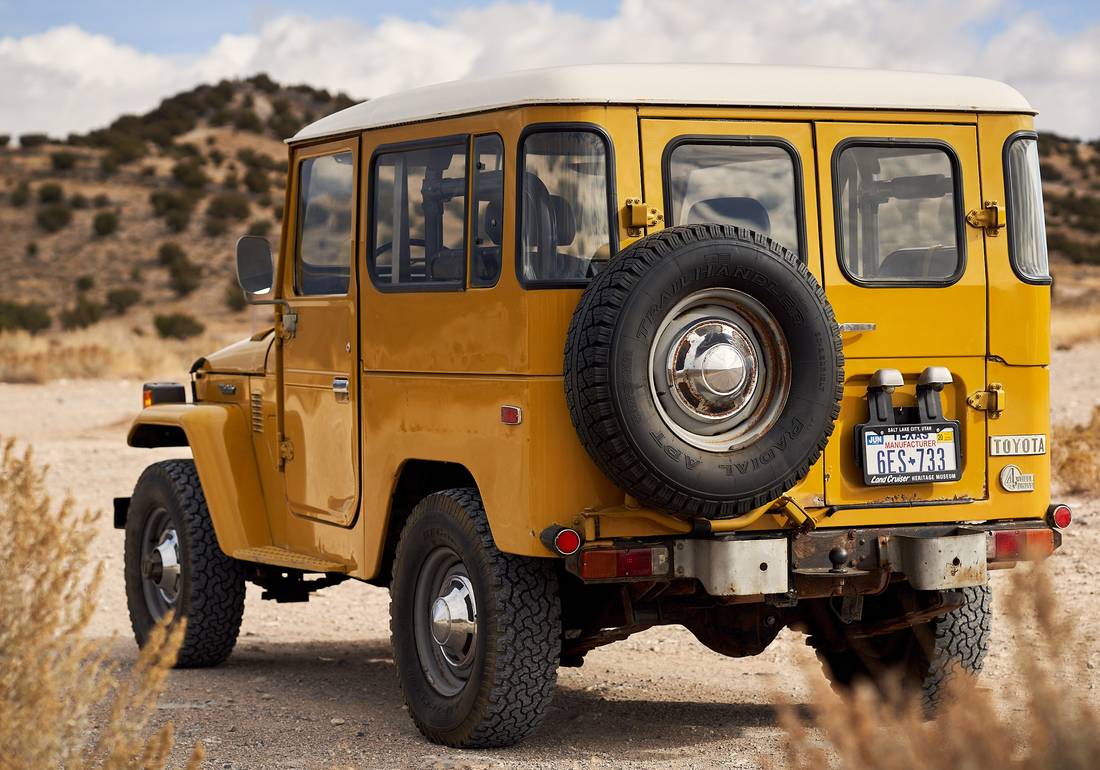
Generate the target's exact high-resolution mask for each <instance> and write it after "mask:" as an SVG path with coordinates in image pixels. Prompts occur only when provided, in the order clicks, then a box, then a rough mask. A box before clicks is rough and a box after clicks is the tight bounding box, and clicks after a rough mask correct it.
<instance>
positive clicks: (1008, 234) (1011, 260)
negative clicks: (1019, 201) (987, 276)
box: [1001, 129, 1054, 286]
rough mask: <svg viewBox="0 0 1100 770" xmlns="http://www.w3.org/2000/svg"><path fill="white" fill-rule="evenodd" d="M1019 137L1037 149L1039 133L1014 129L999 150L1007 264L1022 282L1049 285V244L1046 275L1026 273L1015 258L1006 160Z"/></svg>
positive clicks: (1040, 179)
mask: <svg viewBox="0 0 1100 770" xmlns="http://www.w3.org/2000/svg"><path fill="white" fill-rule="evenodd" d="M1021 139H1032V140H1034V141H1035V144H1036V149H1038V144H1039V133H1038V132H1037V131H1033V130H1030V129H1025V130H1021V131H1014V132H1013V133H1011V134H1009V135H1008V138H1007V139H1005V143H1004V147H1003V148H1002V150H1001V171H1002V175H1003V177H1004V188H1005V238H1006V239H1007V241H1008V264H1010V265H1012V272H1013V273H1015V274H1016V277H1017V278H1019V279H1020V280H1021V281H1023V282H1024V283H1028V284H1031V285H1032V286H1050V285H1051V284H1052V283H1053V282H1054V279H1053V278H1052V277H1051V276H1050V275H1049V273H1050V246H1049V244H1044V245H1046V247H1047V273H1048V275H1046V276H1034V275H1028V274H1027V273H1025V272H1024V271H1023V270H1021V269H1020V263H1019V261H1018V260H1017V259H1016V244H1015V241H1014V240H1013V239H1012V218H1013V217H1012V212H1013V211H1014V210H1015V208H1016V207H1015V206H1014V205H1013V202H1012V188H1013V185H1012V183H1011V181H1010V179H1009V169H1010V168H1011V167H1010V166H1009V162H1008V154H1009V152H1010V151H1011V150H1012V145H1014V144H1015V143H1016V142H1018V141H1020V140H1021ZM1039 184H1040V185H1042V172H1041V171H1040V175H1039ZM1043 217H1044V220H1045V218H1046V201H1045V200H1044V201H1043ZM1043 233H1044V235H1045V234H1046V227H1045V222H1044V227H1043Z"/></svg>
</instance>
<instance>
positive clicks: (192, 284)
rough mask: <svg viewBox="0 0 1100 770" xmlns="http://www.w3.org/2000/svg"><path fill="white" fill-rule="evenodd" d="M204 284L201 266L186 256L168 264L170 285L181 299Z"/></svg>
mask: <svg viewBox="0 0 1100 770" xmlns="http://www.w3.org/2000/svg"><path fill="white" fill-rule="evenodd" d="M201 282H202V271H201V270H200V269H199V266H198V265H196V264H195V263H194V262H192V261H191V260H189V259H188V258H187V257H186V256H180V257H177V258H175V259H173V260H172V261H171V262H169V263H168V285H169V286H171V287H172V291H174V292H175V293H176V294H177V295H178V296H180V297H186V296H187V295H188V294H190V293H191V292H193V291H194V290H195V289H197V288H199V284H200V283H201Z"/></svg>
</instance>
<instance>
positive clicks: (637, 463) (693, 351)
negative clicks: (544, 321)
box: [564, 225, 844, 518]
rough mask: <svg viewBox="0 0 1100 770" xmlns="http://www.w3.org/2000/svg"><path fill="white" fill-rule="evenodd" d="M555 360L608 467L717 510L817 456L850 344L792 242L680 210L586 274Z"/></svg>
mask: <svg viewBox="0 0 1100 770" xmlns="http://www.w3.org/2000/svg"><path fill="white" fill-rule="evenodd" d="M715 341H717V343H716V342H715ZM718 343H721V344H718ZM708 346H710V347H708ZM712 348H713V349H712ZM712 354H718V355H719V358H717V359H715V358H708V356H711V355H712ZM716 361H717V362H718V363H715V362H716ZM674 365H675V366H674ZM681 366H682V369H680V370H679V371H674V368H679V367H681ZM564 371H565V394H566V403H567V405H568V407H569V414H570V416H571V417H572V420H573V424H574V426H576V429H577V433H578V435H579V437H580V440H581V443H582V444H583V445H584V447H585V449H586V450H587V451H588V453H589V455H590V456H591V457H592V459H593V460H594V461H595V463H596V464H597V465H598V466H599V467H600V469H601V470H603V472H604V473H605V474H606V475H607V476H608V477H609V478H610V479H611V480H612V481H614V482H615V483H616V484H617V485H618V486H619V487H620V488H622V489H623V490H625V491H626V492H628V493H630V494H631V495H633V496H634V497H635V498H637V499H638V500H640V501H641V502H642V503H644V504H646V505H649V506H653V507H656V508H660V509H663V510H666V511H669V512H671V513H678V514H686V515H696V516H705V517H711V518H719V517H729V516H734V515H738V514H742V513H745V512H747V511H750V510H752V509H753V508H756V507H758V506H760V505H763V504H765V503H767V502H769V501H771V500H774V499H775V498H776V497H778V496H779V495H781V494H782V493H783V492H785V491H787V490H788V489H790V488H791V487H792V486H794V485H795V484H796V483H797V482H798V481H799V480H801V479H802V478H803V477H804V476H805V475H806V473H807V472H808V471H809V469H810V467H811V466H812V465H813V464H814V462H816V461H817V459H818V457H820V455H821V452H822V450H823V449H824V447H825V444H826V442H827V441H828V438H829V436H830V435H831V434H832V431H833V424H834V421H835V420H836V417H837V415H838V414H839V410H840V406H839V404H840V395H841V387H842V384H843V379H844V356H843V352H842V350H841V341H840V334H839V330H838V328H837V323H836V319H835V317H834V314H833V310H832V307H831V306H830V305H829V303H828V301H827V300H826V298H825V293H824V291H823V290H822V288H821V286H820V285H819V284H818V283H817V281H816V280H815V279H814V278H813V276H812V275H810V273H809V272H808V271H807V269H806V266H805V264H804V263H803V262H802V260H800V259H799V258H798V256H796V255H795V254H794V253H792V252H790V251H788V250H787V249H785V248H783V247H782V246H780V245H779V244H777V243H775V242H774V241H771V240H769V239H768V238H766V237H764V236H763V235H760V234H759V233H756V232H753V231H750V230H746V229H743V228H739V227H731V226H726V225H688V226H681V227H671V228H668V229H666V230H663V231H661V232H659V233H656V234H654V235H650V236H648V237H646V238H643V239H641V240H639V241H637V242H636V243H634V244H632V245H631V246H630V247H629V248H627V249H626V250H625V251H623V252H622V253H621V254H620V255H618V256H617V257H616V258H615V259H614V260H612V262H611V263H610V264H609V265H608V266H607V268H606V269H605V270H604V271H603V272H601V273H600V274H599V275H597V276H596V278H595V279H594V280H593V281H592V282H591V284H589V286H588V288H587V289H586V290H585V293H584V295H583V297H582V298H581V301H580V303H579V304H578V306H577V308H576V310H575V312H574V314H573V319H572V322H571V324H570V326H569V334H568V340H567V344H566V350H565V367H564ZM753 372H755V375H753V374H752V373H753ZM712 374H716V375H717V376H716V378H715V381H714V382H711V379H710V378H711V375H712ZM753 376H755V377H756V379H752V377H753ZM716 383H717V384H716ZM684 394H686V395H684Z"/></svg>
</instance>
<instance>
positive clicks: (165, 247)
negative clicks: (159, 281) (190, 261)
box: [157, 241, 187, 267]
mask: <svg viewBox="0 0 1100 770" xmlns="http://www.w3.org/2000/svg"><path fill="white" fill-rule="evenodd" d="M186 260H187V254H186V253H185V252H184V250H183V248H182V247H181V246H180V245H179V244H178V243H174V242H173V241H165V242H164V243H162V244H161V245H160V248H158V249H157V262H160V263H161V264H162V265H164V266H165V267H171V266H172V265H174V264H177V263H179V262H185V261H186Z"/></svg>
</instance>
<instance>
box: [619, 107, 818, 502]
mask: <svg viewBox="0 0 1100 770" xmlns="http://www.w3.org/2000/svg"><path fill="white" fill-rule="evenodd" d="M641 141H642V162H643V171H644V178H645V190H644V195H645V200H646V203H647V205H648V206H650V207H655V208H660V209H661V210H662V211H663V212H664V223H665V225H666V226H673V225H685V224H693V223H717V224H729V225H736V226H739V227H745V228H748V229H750V230H755V231H756V232H758V233H761V234H763V235H766V236H768V237H769V238H771V239H772V240H774V241H777V242H778V243H780V244H781V245H783V246H785V247H786V248H788V249H790V250H791V251H793V252H795V253H796V254H797V255H798V256H799V257H801V258H802V260H803V261H804V262H805V263H806V265H807V267H808V268H809V271H810V272H811V273H812V274H813V275H814V276H815V277H816V278H817V279H818V280H821V273H820V266H821V261H820V259H819V257H818V255H819V254H820V249H821V246H820V242H819V240H818V229H817V218H818V217H817V187H816V184H817V182H816V173H815V169H814V149H813V148H814V143H813V127H812V126H811V124H810V123H793V122H791V123H779V122H774V121H748V120H678V119H665V118H642V119H641ZM651 232H652V231H651ZM823 477H824V474H823V472H822V470H821V467H820V464H819V465H818V466H817V467H815V468H812V469H811V470H810V472H809V474H808V475H807V476H806V479H805V480H804V481H803V482H802V483H800V484H799V485H798V486H797V487H795V489H794V490H792V491H791V494H792V496H793V497H795V499H798V500H801V502H802V503H803V504H806V505H815V504H820V501H821V499H822V496H823V494H824V490H823V488H822V487H823Z"/></svg>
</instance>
